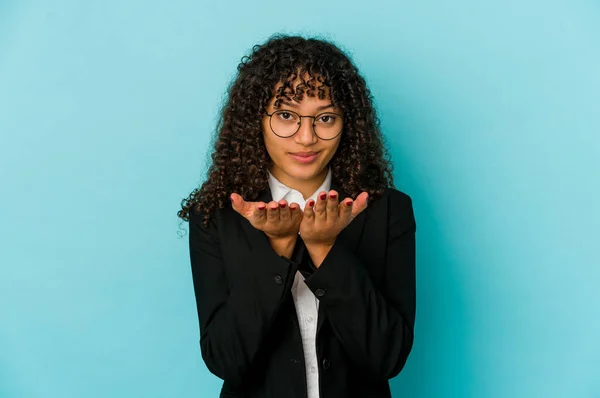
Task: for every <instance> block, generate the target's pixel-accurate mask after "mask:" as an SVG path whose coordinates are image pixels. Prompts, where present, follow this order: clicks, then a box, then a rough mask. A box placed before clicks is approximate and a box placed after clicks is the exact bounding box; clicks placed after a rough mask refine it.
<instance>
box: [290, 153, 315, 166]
mask: <svg viewBox="0 0 600 398" xmlns="http://www.w3.org/2000/svg"><path fill="white" fill-rule="evenodd" d="M290 156H291V157H292V158H293V159H295V160H296V161H298V162H300V163H305V164H306V163H312V162H313V161H314V160H315V159H316V158H317V157H318V156H319V152H296V153H292V152H290Z"/></svg>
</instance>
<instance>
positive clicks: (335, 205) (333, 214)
mask: <svg viewBox="0 0 600 398" xmlns="http://www.w3.org/2000/svg"><path fill="white" fill-rule="evenodd" d="M339 205H340V204H339V201H338V193H337V192H336V191H334V190H331V191H329V195H327V202H326V209H327V219H328V220H329V219H332V220H335V219H336V218H338V216H339Z"/></svg>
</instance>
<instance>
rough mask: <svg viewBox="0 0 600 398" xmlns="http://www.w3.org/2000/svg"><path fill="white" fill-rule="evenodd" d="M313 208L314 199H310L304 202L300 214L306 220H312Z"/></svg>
mask: <svg viewBox="0 0 600 398" xmlns="http://www.w3.org/2000/svg"><path fill="white" fill-rule="evenodd" d="M314 208H315V201H314V200H312V199H311V200H309V201H308V202H306V204H305V205H304V214H303V215H302V217H303V218H305V219H307V220H313V219H314V218H315V210H314Z"/></svg>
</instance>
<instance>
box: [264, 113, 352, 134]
mask: <svg viewBox="0 0 600 398" xmlns="http://www.w3.org/2000/svg"><path fill="white" fill-rule="evenodd" d="M277 112H287V113H293V114H294V115H296V116H298V117H299V118H300V122H299V123H298V128H297V129H296V131H295V132H294V134H292V135H287V136H283V135H279V134H277V133H276V132H275V130H274V129H273V125H272V123H273V118H272V116H273V115H274V114H276V113H277ZM265 115H267V116H268V117H269V127H270V128H271V131H272V132H273V134H275V135H276V136H277V137H279V138H291V137H293V136H295V135H296V134H297V133H298V131H300V127H302V118H305V117H307V118H310V119H313V123H312V127H313V134H314V135H316V136H317V137H319V134H317V131H316V129H315V121H316V120H317V118H318V117H319V116H321V115H336V116H337V117H339V118H340V119H341V121H342V128H341V129H340V132H339V133H337V134H336V135H335V136H334V137H332V138H321V137H319V139H320V140H323V141H331V140H335V139H336V138H337V137H339V135H340V134H342V131H344V118H343V117H342V115H340V114H339V113H335V112H321V113H319V114H317V115H315V116H310V115H301V114H299V113H298V112H295V111H290V110H287V109H277V110H275V111H273V112H271V113H268V112H267V111H265Z"/></svg>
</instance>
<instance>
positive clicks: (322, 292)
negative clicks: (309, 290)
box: [315, 289, 325, 297]
mask: <svg viewBox="0 0 600 398" xmlns="http://www.w3.org/2000/svg"><path fill="white" fill-rule="evenodd" d="M315 296H317V297H323V296H325V290H323V289H317V290H315Z"/></svg>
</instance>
